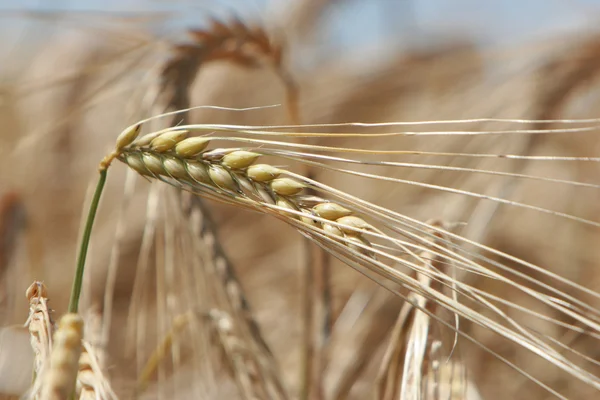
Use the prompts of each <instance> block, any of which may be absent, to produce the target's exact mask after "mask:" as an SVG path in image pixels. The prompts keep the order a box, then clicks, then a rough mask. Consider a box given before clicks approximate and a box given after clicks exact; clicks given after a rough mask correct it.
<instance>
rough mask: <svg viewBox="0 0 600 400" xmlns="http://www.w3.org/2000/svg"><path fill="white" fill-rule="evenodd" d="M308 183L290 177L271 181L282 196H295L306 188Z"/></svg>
mask: <svg viewBox="0 0 600 400" xmlns="http://www.w3.org/2000/svg"><path fill="white" fill-rule="evenodd" d="M305 187H306V185H304V184H303V183H301V182H298V181H295V180H293V179H290V178H278V179H275V180H273V182H271V189H273V191H274V192H275V193H277V194H278V195H281V196H293V195H295V194H298V193H300V192H301V191H302V189H304V188H305Z"/></svg>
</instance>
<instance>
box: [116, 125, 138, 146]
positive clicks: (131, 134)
mask: <svg viewBox="0 0 600 400" xmlns="http://www.w3.org/2000/svg"><path fill="white" fill-rule="evenodd" d="M141 130H142V125H141V124H137V125H135V126H131V127H129V128H127V129H125V130H124V131H123V132H121V134H120V135H119V136H118V137H117V144H116V146H115V148H116V149H117V150H121V149H123V148H124V147H127V146H129V145H130V144H131V143H133V141H134V140H135V139H136V138H137V137H138V135H139V134H140V131H141Z"/></svg>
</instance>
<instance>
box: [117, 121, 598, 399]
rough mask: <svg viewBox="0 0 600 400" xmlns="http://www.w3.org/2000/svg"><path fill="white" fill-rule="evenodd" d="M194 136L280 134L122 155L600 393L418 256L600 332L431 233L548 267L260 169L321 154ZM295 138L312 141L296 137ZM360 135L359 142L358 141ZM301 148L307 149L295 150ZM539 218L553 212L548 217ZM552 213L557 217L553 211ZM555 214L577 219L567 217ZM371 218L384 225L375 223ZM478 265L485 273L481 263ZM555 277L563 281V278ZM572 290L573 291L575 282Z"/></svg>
mask: <svg viewBox="0 0 600 400" xmlns="http://www.w3.org/2000/svg"><path fill="white" fill-rule="evenodd" d="M271 128H273V127H271ZM186 129H194V130H198V131H206V130H210V131H214V130H223V131H230V132H231V131H234V132H241V133H254V134H271V135H274V134H276V133H274V132H272V131H264V128H263V130H262V131H261V128H253V127H235V126H221V125H220V126H216V125H194V126H183V127H177V128H172V129H167V130H165V131H160V132H156V133H153V134H149V135H147V136H144V137H141V138H140V139H139V140H137V141H134V142H132V143H131V144H130V145H128V146H125V147H123V148H121V150H120V151H119V152H117V154H116V155H115V157H116V158H118V159H119V160H120V161H122V162H124V163H126V164H128V165H129V166H130V167H131V168H132V169H134V170H136V171H137V172H139V173H140V174H142V175H144V176H146V177H148V178H154V179H158V180H161V181H164V182H166V183H168V184H170V185H172V186H174V187H178V188H181V189H185V190H187V191H190V192H193V193H196V194H198V195H201V196H203V197H206V198H209V199H214V200H218V201H220V202H223V203H226V204H232V205H235V206H237V207H242V208H247V209H250V210H254V211H258V212H262V213H267V214H269V215H272V216H275V217H276V218H278V219H281V220H283V221H285V222H287V223H288V224H290V225H292V226H293V227H295V228H296V229H297V230H298V231H300V232H301V233H302V234H303V235H304V236H306V237H309V238H311V240H313V241H314V242H315V243H317V244H318V245H319V246H321V247H322V248H324V249H326V250H327V251H328V252H330V253H331V254H333V255H334V256H335V257H337V258H339V259H340V260H341V261H343V262H345V263H346V264H348V265H349V266H351V267H353V268H355V269H357V270H358V271H359V272H361V273H363V274H364V275H366V276H367V277H369V278H370V279H372V280H374V281H375V282H377V283H379V284H380V285H382V286H384V287H386V288H387V289H388V290H390V291H391V292H393V293H395V294H396V295H398V296H400V297H403V298H404V295H403V294H402V293H401V292H400V291H399V290H398V288H399V287H403V288H405V289H408V290H409V291H411V292H414V293H418V294H420V295H422V296H424V297H426V298H428V299H430V300H432V301H434V302H435V303H436V304H438V305H440V306H441V307H443V308H445V309H446V310H448V311H450V312H453V313H455V314H456V315H457V316H460V317H461V318H466V319H467V320H469V321H471V322H473V323H475V324H477V325H478V326H481V327H484V328H485V329H489V330H491V331H493V332H494V333H496V334H498V335H500V336H501V337H503V338H505V339H507V340H510V341H512V342H513V343H515V344H517V345H519V346H522V347H524V348H526V349H528V350H529V351H531V352H533V353H534V354H536V355H538V356H540V357H542V358H544V359H545V360H546V361H547V362H550V363H552V364H554V365H555V366H557V367H558V368H561V369H562V370H563V371H565V372H567V373H569V374H571V375H573V376H574V377H577V378H578V379H580V380H581V381H582V382H585V383H586V384H589V385H590V386H591V387H594V388H600V380H599V379H598V377H596V376H595V375H593V374H592V373H591V372H589V371H587V370H585V369H584V368H582V367H580V366H578V365H577V364H576V363H574V362H572V361H571V360H569V359H567V358H566V357H565V356H563V355H562V354H561V351H562V350H563V349H562V348H561V350H560V351H558V350H557V348H556V347H557V346H559V345H560V344H559V343H556V342H552V344H549V343H547V342H546V341H545V337H542V336H541V335H539V334H538V333H537V332H536V331H534V330H533V329H531V328H528V327H527V326H526V325H521V324H519V323H517V322H516V321H515V320H514V319H512V318H510V317H509V316H508V315H507V314H506V313H505V312H503V311H502V310H501V309H500V308H499V307H498V306H497V305H496V304H494V303H496V302H500V301H502V299H499V298H498V297H497V296H493V295H491V294H488V293H485V292H484V291H482V290H479V289H477V288H475V287H473V286H471V285H469V284H468V283H465V282H462V281H459V280H457V279H456V277H453V276H449V275H447V274H445V273H444V272H443V271H428V270H426V269H425V268H423V265H425V264H424V262H423V261H424V260H423V259H422V257H421V256H419V254H418V253H419V252H421V251H424V250H427V251H430V252H432V253H433V254H435V255H436V256H437V257H440V258H441V260H443V262H445V263H448V262H451V263H455V265H457V266H458V267H460V268H461V269H463V270H466V271H469V272H472V273H475V274H478V275H479V276H483V277H486V278H489V279H494V280H496V281H498V282H501V283H502V284H506V285H508V286H510V287H512V288H515V289H517V290H519V291H522V292H523V293H525V294H527V295H528V296H531V297H532V298H534V299H535V300H536V301H539V302H541V303H543V304H545V305H547V306H549V307H552V308H553V309H555V310H557V311H559V312H561V313H564V314H565V315H569V316H571V317H573V318H575V319H576V320H577V321H578V323H581V324H584V325H586V326H588V327H589V328H591V329H592V330H593V331H594V332H597V331H598V330H600V328H599V327H600V325H598V323H597V316H596V314H597V311H595V310H594V308H593V307H591V306H589V305H587V304H585V303H584V302H582V301H581V300H578V299H576V298H574V297H573V296H571V295H569V294H567V293H564V292H561V291H560V290H558V289H556V288H550V289H549V290H551V291H552V292H553V293H554V295H556V296H559V297H561V298H563V299H565V300H564V301H566V302H567V303H568V304H570V306H569V307H574V308H567V307H565V306H564V305H563V304H562V303H557V302H556V301H554V300H553V299H552V298H549V296H548V295H547V294H544V293H543V292H541V291H538V290H537V289H535V288H532V287H528V286H526V285H523V284H520V283H518V282H517V281H515V280H512V279H511V278H509V277H507V276H504V275H503V274H501V273H499V272H498V271H496V270H493V269H492V268H491V267H486V266H484V265H490V266H492V267H493V268H499V270H500V271H501V272H504V271H506V272H507V273H509V274H513V275H514V274H517V275H518V276H519V277H523V278H525V279H527V277H526V276H524V274H522V273H521V274H519V273H518V271H515V270H514V269H511V268H509V267H507V266H505V265H502V264H501V263H499V262H496V261H494V260H492V259H490V258H489V257H487V256H485V255H478V254H476V253H474V252H473V251H471V250H468V249H465V248H462V247H460V246H459V245H457V244H455V243H452V242H449V241H448V240H447V239H439V238H437V236H436V235H435V234H431V233H430V232H432V231H433V232H436V233H438V234H444V235H447V236H444V237H445V238H451V239H452V240H453V241H454V240H456V241H458V242H460V243H466V244H468V245H469V246H476V248H478V249H481V250H482V251H484V252H486V253H487V254H492V255H496V256H499V257H503V258H504V259H507V260H511V261H514V262H517V263H520V265H523V266H526V267H527V268H533V269H534V270H536V271H541V269H540V268H539V267H537V266H535V265H533V264H530V263H526V262H524V261H522V260H519V259H518V258H516V257H513V256H510V255H508V254H505V253H502V252H500V251H498V250H495V249H492V248H489V247H486V246H483V245H480V244H478V243H476V242H473V241H469V240H468V239H465V238H463V237H460V236H458V235H455V234H451V233H450V232H447V231H445V230H443V229H440V228H438V227H435V226H432V225H431V224H427V223H422V222H419V221H417V220H415V219H412V218H409V217H406V216H404V215H402V214H399V213H396V212H393V211H391V210H389V209H386V208H384V207H380V206H377V205H375V204H373V203H369V202H366V201H364V200H361V199H359V198H357V197H354V196H351V195H349V194H346V193H344V192H342V191H339V190H336V189H334V188H332V187H330V186H327V185H323V184H321V183H320V182H317V181H315V180H311V179H309V178H306V177H304V176H302V175H300V174H296V173H293V172H291V171H289V170H284V169H281V168H277V167H274V166H273V165H269V164H258V165H257V164H255V162H256V160H257V159H258V158H259V157H260V156H261V155H265V154H268V155H276V156H280V157H284V158H289V159H296V160H297V159H301V160H302V158H303V157H306V158H309V157H311V156H313V157H314V158H315V159H319V158H320V156H319V155H312V154H309V153H299V152H292V151H283V150H273V149H269V148H267V147H259V148H256V147H252V148H227V149H223V148H221V149H213V150H210V151H207V150H206V148H207V146H208V144H209V143H210V142H211V141H213V140H214V141H216V140H226V141H234V142H249V143H253V144H257V143H260V144H263V145H265V144H266V145H278V146H290V143H284V142H276V141H268V140H256V139H246V138H241V137H231V136H228V137H214V136H213V137H192V138H186V136H187V134H188V132H187V130H186ZM288 135H292V136H293V135H312V134H310V133H297V134H296V133H288ZM314 135H317V134H314ZM348 135H350V134H348ZM356 135H357V136H358V134H356ZM366 136H370V135H365V137H366ZM292 146H297V145H293V144H292ZM311 148H313V149H318V150H321V151H322V150H326V151H333V150H334V149H337V150H338V151H340V150H341V151H348V152H362V150H361V149H348V148H343V149H342V148H325V147H323V146H311ZM371 153H378V154H379V152H374V151H370V154H371ZM380 153H381V154H388V153H390V152H386V151H380ZM391 153H394V154H396V153H398V152H394V151H392V152H391ZM391 153H390V154H391ZM322 158H326V159H328V160H333V161H337V162H340V161H342V162H357V163H359V162H360V161H353V160H349V159H344V158H339V157H330V156H327V157H325V156H323V157H322ZM303 162H306V163H310V164H311V165H313V164H314V165H318V166H320V167H322V168H330V169H331V170H334V171H338V172H342V173H347V174H351V175H358V176H366V177H371V178H377V179H381V180H388V181H392V182H404V181H401V180H398V179H394V178H390V177H385V176H383V177H382V176H379V175H377V176H376V175H372V174H366V173H359V172H355V171H350V170H345V169H341V168H333V167H327V166H326V165H325V164H323V163H319V162H312V161H309V160H303ZM387 164H390V163H386V165H387ZM307 187H311V188H314V189H315V190H316V191H317V192H319V193H326V194H328V195H329V196H332V197H334V198H337V199H339V201H338V202H333V201H329V200H326V199H325V198H323V197H320V196H306V195H304V194H303V190H304V189H306V188H307ZM510 204H513V205H523V204H522V203H516V202H510ZM535 209H536V210H538V209H539V210H542V211H544V210H543V209H541V208H535ZM545 211H546V212H550V211H549V210H545ZM552 213H553V214H555V215H560V216H565V217H569V216H567V215H563V214H559V213H554V212H552ZM365 218H368V219H369V220H372V221H374V222H373V223H369V222H367V220H366V219H365ZM574 218H576V217H572V219H574ZM582 222H586V223H588V224H593V222H591V221H587V220H582ZM376 225H377V226H379V228H377V227H376ZM381 229H386V230H390V231H393V232H395V233H397V234H399V235H400V236H401V237H403V238H405V239H408V241H407V240H404V239H401V238H398V237H394V236H389V235H388V234H387V233H385V232H383V231H382V230H381ZM428 230H429V231H428ZM424 234H425V235H426V238H427V239H423V236H422V235H424ZM367 238H369V239H371V238H375V239H379V240H386V241H388V243H390V244H391V246H384V245H382V244H380V243H374V244H373V243H372V242H371V241H370V240H369V239H367ZM438 240H442V242H443V243H444V246H441V245H439V244H437V242H438ZM413 241H414V242H413ZM415 242H416V244H415ZM397 252H401V253H402V254H403V255H405V256H408V257H410V258H412V259H413V260H415V262H412V261H409V260H407V259H405V258H401V257H397V256H396V255H395V254H397ZM474 260H477V261H479V262H482V263H484V264H478V263H477V262H476V261H474ZM383 261H387V262H390V263H392V264H396V265H400V266H405V267H408V268H410V269H411V270H413V271H415V272H418V273H423V274H427V275H430V276H432V277H433V278H434V279H435V280H437V281H441V282H443V284H444V286H447V287H448V286H449V287H452V291H453V292H454V293H456V294H459V295H461V299H462V300H464V301H458V299H457V298H456V297H455V296H452V297H451V296H447V295H445V294H443V293H442V292H440V291H438V290H435V289H433V288H432V287H430V286H428V285H424V284H423V283H422V282H420V281H419V280H418V279H416V278H414V277H412V276H411V275H409V274H406V273H404V272H401V271H399V270H397V269H396V268H394V267H391V266H390V265H388V264H386V262H383ZM551 276H552V277H553V278H555V279H558V278H557V277H556V276H555V275H551ZM562 281H563V282H566V283H569V282H568V281H566V280H565V279H563V280H562ZM527 282H528V283H529V284H530V285H532V286H533V285H536V287H537V285H542V283H541V282H540V281H537V280H535V279H531V278H530V279H529V280H528V281H527ZM530 282H531V283H530ZM569 284H570V285H571V286H573V287H574V288H577V289H578V290H581V291H586V293H590V294H593V292H591V291H589V290H586V289H585V288H583V287H581V286H579V285H575V284H573V283H569ZM544 287H545V288H547V287H548V286H547V285H545V286H544ZM596 296H597V295H596ZM409 300H410V299H409ZM473 303H474V304H478V305H479V306H481V305H483V306H484V307H485V308H486V309H488V310H489V311H491V312H492V313H493V314H494V317H497V318H499V319H500V321H501V322H497V321H495V320H493V319H492V318H490V317H489V316H487V315H485V314H484V313H481V312H478V311H476V310H475V309H473V308H471V306H470V305H472V304H473ZM502 304H506V305H509V306H512V307H519V306H518V305H517V304H512V303H510V302H507V301H502ZM413 306H415V307H416V308H418V309H419V310H421V311H423V312H425V313H428V315H430V316H431V317H432V318H436V319H437V320H438V321H439V322H441V323H442V324H444V325H446V326H448V327H450V328H451V329H454V330H456V331H457V333H458V334H459V335H460V336H461V337H464V338H466V339H468V340H470V341H472V342H473V343H475V344H477V345H479V346H482V347H483V345H482V344H481V343H479V342H478V341H477V340H475V339H474V338H473V337H471V336H469V335H468V334H466V333H465V332H464V331H463V330H460V329H458V328H457V327H455V326H452V324H448V323H447V322H446V321H443V320H441V319H439V318H438V317H436V316H435V314H432V313H431V312H430V311H428V310H427V309H423V308H420V306H419V305H418V304H416V303H414V304H413ZM517 309H518V310H519V311H522V312H527V310H526V309H524V308H523V307H519V308H517ZM584 310H585V312H584ZM588 310H589V313H588ZM529 314H532V315H535V316H536V317H538V318H546V320H548V321H549V322H552V323H554V324H559V325H560V326H563V327H566V328H568V329H571V330H573V331H581V329H580V328H578V327H576V326H574V325H573V324H564V323H560V321H558V320H555V319H552V318H550V319H548V317H546V316H545V315H542V314H539V313H533V312H529ZM588 314H589V315H588ZM555 345H556V346H555ZM483 348H484V349H485V350H486V351H490V350H489V349H486V348H485V347H483ZM493 354H494V356H496V357H498V358H499V359H501V360H502V361H503V362H505V363H507V364H508V365H510V366H511V367H512V368H515V369H516V370H517V371H518V372H520V373H521V374H523V375H524V376H526V377H527V378H528V379H530V380H532V381H533V382H535V383H537V384H538V385H540V386H541V387H543V388H544V389H546V390H548V391H549V392H551V393H553V394H558V392H556V391H555V390H553V389H552V388H550V387H549V386H548V385H545V384H544V383H543V382H541V381H539V380H536V379H535V377H533V376H532V375H531V374H528V373H527V372H526V371H524V370H522V369H519V368H518V367H517V366H516V365H514V364H512V363H510V362H509V361H508V360H506V359H503V358H501V357H500V356H499V355H498V354H495V353H493Z"/></svg>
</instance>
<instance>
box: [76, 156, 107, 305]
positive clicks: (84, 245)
mask: <svg viewBox="0 0 600 400" xmlns="http://www.w3.org/2000/svg"><path fill="white" fill-rule="evenodd" d="M106 173H107V170H106V168H101V169H100V178H99V179H98V184H97V185H96V191H95V192H94V198H93V199H92V204H90V210H89V212H88V216H87V220H86V222H85V230H84V231H83V238H82V239H81V247H80V248H79V256H78V257H77V269H76V270H75V279H74V280H73V287H72V289H71V300H70V301H69V312H70V313H77V309H78V308H79V297H80V296H81V285H82V282H83V271H84V269H85V258H86V256H87V251H88V247H89V244H90V237H91V235H92V227H93V226H94V219H95V218H96V211H97V210H98V204H99V203H100V197H101V196H102V190H103V189H104V183H105V182H106Z"/></svg>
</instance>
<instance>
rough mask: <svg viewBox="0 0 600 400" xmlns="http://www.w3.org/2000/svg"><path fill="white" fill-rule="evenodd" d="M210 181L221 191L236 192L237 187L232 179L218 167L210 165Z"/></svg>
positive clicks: (225, 171)
mask: <svg viewBox="0 0 600 400" xmlns="http://www.w3.org/2000/svg"><path fill="white" fill-rule="evenodd" d="M208 175H209V176H210V179H211V180H212V181H213V182H214V183H215V185H217V186H218V187H220V188H221V189H226V190H233V191H236V192H237V191H238V190H239V188H238V185H237V183H236V182H235V181H234V180H233V177H232V176H231V174H230V173H229V171H227V170H226V169H225V168H223V167H222V166H220V165H211V166H210V167H209V168H208Z"/></svg>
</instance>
